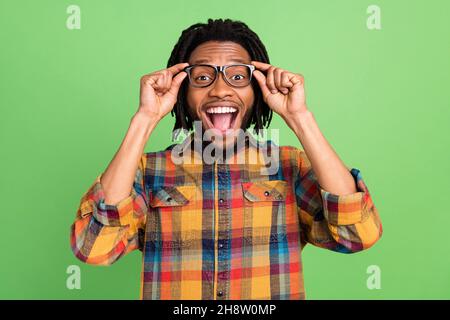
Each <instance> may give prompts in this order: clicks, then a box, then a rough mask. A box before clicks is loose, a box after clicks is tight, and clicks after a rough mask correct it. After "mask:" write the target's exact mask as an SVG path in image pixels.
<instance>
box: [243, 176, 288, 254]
mask: <svg viewBox="0 0 450 320" xmlns="http://www.w3.org/2000/svg"><path fill="white" fill-rule="evenodd" d="M242 192H243V197H244V245H267V244H271V243H278V242H281V241H286V196H287V182H286V181H284V180H264V181H254V182H243V183H242Z"/></svg>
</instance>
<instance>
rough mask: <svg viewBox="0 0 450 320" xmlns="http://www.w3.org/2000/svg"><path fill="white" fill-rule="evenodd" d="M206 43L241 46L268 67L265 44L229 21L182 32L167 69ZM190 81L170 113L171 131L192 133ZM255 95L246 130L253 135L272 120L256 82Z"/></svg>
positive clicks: (185, 83)
mask: <svg viewBox="0 0 450 320" xmlns="http://www.w3.org/2000/svg"><path fill="white" fill-rule="evenodd" d="M207 41H232V42H235V43H237V44H240V45H241V46H242V47H243V48H244V49H246V50H247V52H248V53H249V55H250V58H251V60H255V61H261V62H264V63H270V61H269V56H268V54H267V51H266V48H265V46H264V44H263V43H262V42H261V40H260V39H259V37H258V35H257V34H256V33H255V32H253V31H252V30H251V29H250V28H249V27H248V26H247V25H246V24H245V23H244V22H241V21H233V20H230V19H225V20H223V19H216V20H213V19H208V23H206V24H205V23H196V24H193V25H192V26H190V27H189V28H187V29H185V30H183V32H182V33H181V36H180V38H179V39H178V42H177V43H176V44H175V46H174V47H173V50H172V53H171V55H170V58H169V60H168V62H167V67H168V68H169V67H171V66H173V65H175V64H177V63H182V62H186V61H188V60H189V57H190V55H191V53H192V51H194V49H195V48H196V47H198V46H199V45H200V44H202V43H204V42H207ZM188 85H189V81H188V80H187V78H185V80H184V81H183V84H182V85H181V87H180V90H179V92H178V97H177V102H176V104H175V106H174V108H173V109H172V111H171V115H172V116H173V115H174V114H175V119H176V120H175V125H174V131H175V132H176V131H179V130H180V129H186V130H192V129H193V120H192V118H191V116H190V114H189V112H188V103H187V98H186V97H187V89H188ZM251 85H252V87H253V92H254V93H255V101H254V104H253V110H252V114H251V115H250V117H249V119H248V121H247V123H246V124H245V128H244V129H247V128H249V127H250V126H252V125H253V126H254V127H253V130H254V131H255V132H256V134H258V133H259V130H260V129H263V128H264V127H266V128H267V127H268V126H269V124H270V122H271V120H272V110H271V109H270V108H269V106H268V105H267V104H266V103H265V102H264V100H263V96H262V93H261V89H260V87H259V85H258V83H257V81H256V79H255V78H253V79H252V83H251Z"/></svg>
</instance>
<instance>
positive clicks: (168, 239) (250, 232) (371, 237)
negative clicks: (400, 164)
mask: <svg viewBox="0 0 450 320" xmlns="http://www.w3.org/2000/svg"><path fill="white" fill-rule="evenodd" d="M270 146H274V145H273V144H269V147H270ZM173 147H174V146H171V147H169V148H168V149H166V150H164V151H161V152H149V153H145V154H143V155H142V157H141V159H140V162H139V167H138V170H137V172H136V176H135V181H134V185H133V189H132V190H131V194H130V196H129V197H127V198H125V199H123V200H122V201H120V202H119V203H117V204H116V205H111V204H105V203H104V193H103V189H102V185H101V184H100V178H101V175H99V176H98V177H97V178H96V179H95V181H94V183H93V184H92V185H91V187H90V188H89V189H88V190H87V192H86V193H85V194H84V195H83V197H82V199H81V202H80V206H79V209H78V211H77V215H76V219H75V222H74V223H73V225H72V229H71V246H72V250H73V252H74V254H75V256H76V257H77V258H79V259H80V260H81V261H83V262H86V263H90V264H97V265H110V264H112V263H113V262H115V261H117V259H119V258H120V257H122V256H123V255H125V254H127V253H128V252H130V251H132V250H135V249H139V250H141V251H142V253H143V260H142V261H143V266H142V280H141V299H219V300H220V299H305V290H304V285H303V273H302V259H301V251H302V249H303V247H304V246H305V245H306V244H307V243H310V244H313V245H315V246H317V247H321V248H326V249H329V250H333V251H336V252H342V253H353V252H358V251H361V250H364V249H367V248H369V247H371V246H372V245H373V244H374V243H375V242H376V241H377V240H378V239H379V238H380V236H381V234H382V226H381V221H380V218H379V215H378V212H377V209H376V208H375V206H374V204H373V202H372V199H371V196H370V194H369V191H368V189H367V187H366V185H365V183H364V182H363V179H362V177H361V174H360V172H359V170H358V169H351V170H350V173H351V174H352V176H353V177H354V179H355V183H356V186H357V192H356V193H354V194H349V195H335V194H332V193H330V192H327V191H325V190H323V189H322V188H321V187H320V185H319V184H318V182H317V179H316V176H315V174H314V172H313V171H312V169H311V165H310V162H309V160H308V158H307V157H306V154H305V152H304V151H303V150H300V149H297V148H294V147H290V146H283V147H279V148H277V149H274V148H273V147H272V150H277V152H279V164H280V166H279V169H278V170H277V172H276V173H273V174H268V171H265V170H266V169H265V168H266V165H264V164H262V163H257V164H237V163H227V164H224V163H217V162H215V163H213V164H206V163H198V164H195V163H191V164H186V163H185V164H174V162H173V161H172V158H171V150H172V148H173ZM241 152H244V153H245V155H246V156H247V157H251V156H252V155H256V157H257V158H258V155H259V152H258V150H257V149H256V148H255V147H254V146H253V145H250V146H247V147H245V148H244V149H243V150H242V149H241ZM194 156H196V154H195V153H194ZM197 156H198V155H197ZM246 159H248V158H246ZM258 159H260V158H258Z"/></svg>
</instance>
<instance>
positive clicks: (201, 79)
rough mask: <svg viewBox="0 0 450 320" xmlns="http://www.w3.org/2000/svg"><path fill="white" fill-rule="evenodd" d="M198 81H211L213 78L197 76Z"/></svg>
mask: <svg viewBox="0 0 450 320" xmlns="http://www.w3.org/2000/svg"><path fill="white" fill-rule="evenodd" d="M195 80H196V81H209V80H211V78H210V77H209V76H205V75H201V76H198V77H196V78H195Z"/></svg>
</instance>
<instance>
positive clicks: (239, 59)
mask: <svg viewBox="0 0 450 320" xmlns="http://www.w3.org/2000/svg"><path fill="white" fill-rule="evenodd" d="M209 62H210V60H209V59H198V60H194V61H193V63H192V64H201V63H209ZM230 62H234V63H243V64H248V63H250V62H249V61H247V60H244V59H241V58H231V59H230Z"/></svg>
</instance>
